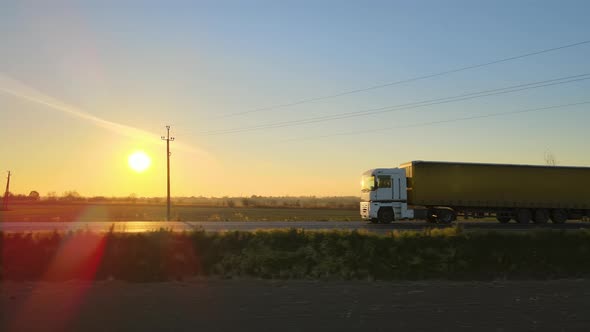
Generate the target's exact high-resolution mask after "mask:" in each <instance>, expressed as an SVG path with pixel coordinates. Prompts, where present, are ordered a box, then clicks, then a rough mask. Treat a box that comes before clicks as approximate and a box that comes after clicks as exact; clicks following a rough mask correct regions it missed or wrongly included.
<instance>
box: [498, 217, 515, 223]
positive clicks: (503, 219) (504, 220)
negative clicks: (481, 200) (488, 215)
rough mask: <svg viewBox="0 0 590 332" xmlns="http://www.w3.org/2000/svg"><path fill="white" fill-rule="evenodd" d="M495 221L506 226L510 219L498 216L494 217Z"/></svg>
mask: <svg viewBox="0 0 590 332" xmlns="http://www.w3.org/2000/svg"><path fill="white" fill-rule="evenodd" d="M496 219H497V220H498V221H499V222H500V223H502V224H507V223H509V222H510V219H512V218H510V217H507V216H498V217H496Z"/></svg>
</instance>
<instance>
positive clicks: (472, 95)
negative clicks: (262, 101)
mask: <svg viewBox="0 0 590 332" xmlns="http://www.w3.org/2000/svg"><path fill="white" fill-rule="evenodd" d="M587 79H590V73H586V74H580V75H572V76H565V77H560V78H555V79H550V80H544V81H537V82H531V83H525V84H518V85H513V86H508V87H502V88H497V89H489V90H482V91H478V92H470V93H464V94H460V95H455V96H450V97H442V98H435V99H429V100H424V101H418V102H412V103H406V104H399V105H393V106H385V107H380V108H373V109H368V110H363V111H354V112H347V113H342V114H336V115H325V116H319V117H313V118H307V119H300V120H291V121H281V122H274V123H268V124H263V125H256V126H250V127H240V128H232V129H225V130H216V131H208V132H202V133H201V134H202V135H222V134H235V133H242V132H249V131H256V130H263V129H273V128H282V127H291V126H298V125H306V124H312V123H318V122H326V121H333V120H341V119H346V118H353V117H360V116H367V115H374V114H381V113H387V112H394V111H401V110H408V109H414V108H420V107H426V106H432V105H439V104H446V103H452V102H458V101H464V100H470V99H476V98H482V97H489V96H495V95H500V94H506V93H513V92H518V91H524V90H531V89H537V88H541V87H547V86H553V85H560V84H566V83H572V82H577V81H583V80H587Z"/></svg>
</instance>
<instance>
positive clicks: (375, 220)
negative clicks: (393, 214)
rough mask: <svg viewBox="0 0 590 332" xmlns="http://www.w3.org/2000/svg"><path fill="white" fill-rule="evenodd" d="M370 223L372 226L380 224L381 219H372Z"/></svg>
mask: <svg viewBox="0 0 590 332" xmlns="http://www.w3.org/2000/svg"><path fill="white" fill-rule="evenodd" d="M369 222H370V223H371V224H376V223H378V222H379V219H377V218H371V219H370V220H369Z"/></svg>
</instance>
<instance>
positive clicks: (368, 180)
mask: <svg viewBox="0 0 590 332" xmlns="http://www.w3.org/2000/svg"><path fill="white" fill-rule="evenodd" d="M373 190H375V177H374V176H372V175H363V177H362V178H361V191H362V192H367V191H373Z"/></svg>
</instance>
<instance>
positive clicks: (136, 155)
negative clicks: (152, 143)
mask: <svg viewBox="0 0 590 332" xmlns="http://www.w3.org/2000/svg"><path fill="white" fill-rule="evenodd" d="M127 162H128V163H129V167H131V169H132V170H134V171H136V172H138V173H141V172H143V171H145V170H146V169H148V167H150V165H151V163H152V160H151V159H150V157H149V156H148V155H147V154H146V153H145V152H143V151H135V152H133V153H132V154H131V155H129V159H128V160H127Z"/></svg>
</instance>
